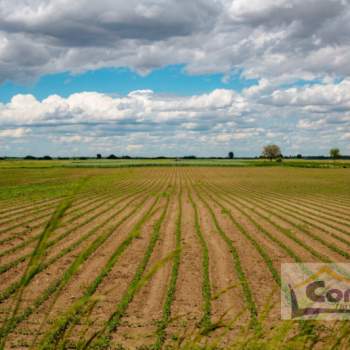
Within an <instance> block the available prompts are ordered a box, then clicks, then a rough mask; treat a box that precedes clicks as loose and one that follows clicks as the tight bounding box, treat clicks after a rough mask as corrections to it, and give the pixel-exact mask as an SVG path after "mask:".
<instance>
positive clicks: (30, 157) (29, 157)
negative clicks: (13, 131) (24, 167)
mask: <svg viewBox="0 0 350 350" xmlns="http://www.w3.org/2000/svg"><path fill="white" fill-rule="evenodd" d="M24 159H26V160H33V159H36V158H35V157H34V156H31V155H28V156H25V157H24Z"/></svg>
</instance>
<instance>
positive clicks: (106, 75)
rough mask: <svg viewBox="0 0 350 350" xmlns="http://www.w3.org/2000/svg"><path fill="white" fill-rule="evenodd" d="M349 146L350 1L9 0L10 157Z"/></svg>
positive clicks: (3, 104) (0, 50) (5, 117)
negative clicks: (274, 144) (269, 146)
mask: <svg viewBox="0 0 350 350" xmlns="http://www.w3.org/2000/svg"><path fill="white" fill-rule="evenodd" d="M268 143H276V144H278V145H279V146H280V147H281V149H282V152H283V154H284V155H295V154H297V153H302V154H304V155H322V154H323V155H326V154H327V153H328V151H329V149H330V148H331V147H339V148H340V150H341V153H342V154H350V0H264V1H261V0H249V1H246V0H230V1H229V0H191V1H188V0H176V1H175V0H172V1H171V0H147V1H146V0H128V1H124V0H98V1H97V0H75V1H71V0H69V1H68V0H0V156H5V155H6V156H25V155H28V154H31V155H36V156H43V155H47V154H48V155H52V156H93V155H95V154H97V153H101V154H102V155H104V156H108V155H109V154H112V153H113V154H116V155H126V154H128V155H131V156H183V155H197V156H226V155H227V153H228V152H229V151H233V152H234V153H235V155H236V156H257V155H259V154H260V153H261V149H262V147H263V146H264V145H265V144H268Z"/></svg>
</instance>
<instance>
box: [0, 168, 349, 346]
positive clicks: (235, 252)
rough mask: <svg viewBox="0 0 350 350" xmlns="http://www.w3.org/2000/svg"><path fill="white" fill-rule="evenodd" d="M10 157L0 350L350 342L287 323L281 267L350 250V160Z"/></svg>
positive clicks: (335, 257)
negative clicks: (266, 162) (65, 161)
mask: <svg viewBox="0 0 350 350" xmlns="http://www.w3.org/2000/svg"><path fill="white" fill-rule="evenodd" d="M11 164H12V163H11V162H6V163H5V165H4V166H3V167H2V169H1V173H0V244H1V245H0V274H1V285H0V320H1V328H0V332H1V333H0V338H1V340H0V349H1V348H3V349H12V348H15V349H109V348H110V349H137V348H139V349H162V348H186V349H195V348H200V346H202V347H206V348H208V349H209V348H210V349H212V348H234V349H236V348H237V349H238V348H255V349H257V348H259V349H260V348H266V349H279V348H281V349H282V348H289V349H299V348H318V349H323V348H324V349H326V348H327V349H328V348H331V346H335V348H337V347H338V348H339V349H345V348H348V347H347V346H348V344H349V342H350V338H349V334H350V332H349V330H350V329H349V328H350V326H349V325H348V323H346V322H337V323H336V322H328V323H321V322H318V323H317V322H312V321H308V322H302V321H290V322H289V321H281V320H280V286H281V276H280V265H281V263H282V262H347V261H349V260H350V249H349V248H350V220H349V218H350V172H349V169H344V168H343V167H339V168H337V167H334V166H332V168H327V169H318V168H312V169H307V168H303V167H294V166H289V167H288V166H278V167H277V166H273V167H272V166H259V167H256V166H240V164H238V163H237V166H234V167H228V166H218V167H216V166H205V165H206V164H202V166H200V167H193V166H190V165H191V164H189V165H188V166H183V167H179V166H165V165H169V164H163V165H164V166H147V167H136V166H135V167H120V168H113V167H109V166H107V167H98V166H97V167H94V166H89V164H88V163H87V164H85V167H84V166H76V167H74V166H63V165H62V164H61V163H59V162H58V163H45V162H43V163H41V164H43V165H45V164H54V165H56V166H49V165H48V166H47V167H46V166H43V167H33V166H30V162H28V163H25V162H24V163H23V167H22V166H21V163H16V164H15V166H12V165H11ZM36 164H38V163H36ZM329 164H331V165H332V164H334V163H331V162H330V163H329ZM344 164H348V163H344ZM207 165H208V164H207ZM221 165H222V164H221ZM241 165H242V164H241ZM346 166H347V165H346ZM325 167H326V166H325Z"/></svg>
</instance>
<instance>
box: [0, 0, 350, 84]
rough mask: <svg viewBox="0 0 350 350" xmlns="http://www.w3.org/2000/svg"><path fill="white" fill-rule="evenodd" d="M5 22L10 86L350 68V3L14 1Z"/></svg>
mask: <svg viewBox="0 0 350 350" xmlns="http://www.w3.org/2000/svg"><path fill="white" fill-rule="evenodd" d="M0 18H1V23H0V82H4V81H5V80H15V81H19V82H25V81H30V80H32V79H36V78H38V77H39V76H42V75H44V74H48V73H55V72H63V71H70V72H82V71H86V70H93V69H96V68H101V67H129V68H132V69H134V70H136V71H138V72H140V73H142V74H144V73H147V72H149V71H150V70H152V69H154V68H158V67H162V66H165V65H169V64H185V66H186V70H187V72H189V73H192V74H197V73H223V74H225V76H226V77H227V76H229V75H230V73H231V72H232V71H241V72H242V74H243V75H244V76H247V77H255V78H258V79H263V78H266V79H270V80H276V81H295V80H298V79H300V78H305V79H313V78H319V77H324V76H327V75H329V76H341V77H344V76H347V75H349V73H350V35H349V34H350V5H349V1H348V0H323V1H319V0H289V1H287V0H275V1H272V0H271V1H270V0H265V1H259V0H252V1H249V2H247V1H245V0H233V1H232V0H230V1H229V0H217V1H211V0H192V1H185V0H180V1H170V0H151V1H149V0H148V1H146V0H131V1H128V2H125V1H122V0H99V1H96V0H76V1H74V2H73V3H72V2H71V1H68V0H57V1H44V0H33V1H30V2H29V1H27V0H16V1H9V0H5V1H2V2H1V3H0ZM18 67H20V69H18Z"/></svg>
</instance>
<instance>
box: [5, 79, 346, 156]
mask: <svg viewBox="0 0 350 350" xmlns="http://www.w3.org/2000/svg"><path fill="white" fill-rule="evenodd" d="M349 84H350V83H349V81H348V80H347V79H344V80H342V81H332V82H331V81H328V80H326V81H325V82H324V83H318V84H313V85H309V86H299V87H298V86H295V87H292V88H286V89H281V88H276V87H275V86H274V85H273V84H270V83H269V82H260V83H259V85H257V86H255V87H252V88H249V89H246V90H243V91H242V92H241V93H237V92H235V91H233V90H230V89H215V90H213V91H211V92H209V93H205V94H200V95H194V96H177V95H164V94H156V93H154V92H153V91H151V90H137V91H132V92H130V93H129V94H128V95H126V96H111V95H107V94H102V93H96V92H82V93H75V94H72V95H70V96H68V97H66V98H64V97H60V96H58V95H51V96H49V97H48V98H46V99H44V100H42V101H39V100H38V99H36V98H35V97H34V96H31V95H16V96H14V97H13V98H12V100H11V101H10V102H9V103H6V104H0V125H2V127H3V129H4V130H2V131H1V132H0V136H2V137H7V138H8V139H9V137H10V135H15V136H17V139H20V138H21V137H24V136H25V138H26V140H27V141H26V142H27V144H32V145H36V144H40V145H41V147H42V148H44V149H45V150H47V152H46V153H48V152H49V151H50V150H51V153H52V154H59V155H63V154H67V155H71V152H72V150H73V149H78V150H80V152H81V154H85V155H86V154H95V153H104V152H105V153H116V154H127V153H129V152H130V153H131V154H136V153H137V154H138V155H160V154H161V155H174V156H175V155H179V154H180V155H181V154H193V153H195V154H197V155H222V154H226V153H227V150H226V149H228V150H231V149H233V150H234V151H235V153H236V154H241V155H256V154H259V153H260V149H261V147H262V146H263V145H264V144H265V143H267V142H275V143H278V144H279V145H281V147H282V149H283V153H284V154H289V153H294V152H303V153H309V154H320V153H322V152H323V153H325V152H327V150H328V149H329V148H330V147H331V146H334V145H337V146H338V147H340V148H343V149H346V148H347V147H348V146H347V143H348V140H349V138H348V134H349V130H350V103H349V101H350V96H349V91H350V90H349ZM9 142H10V141H9ZM57 145H60V146H59V147H57ZM16 147H17V146H16V145H13V152H21V151H20V149H19V148H16ZM33 147H34V146H33Z"/></svg>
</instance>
